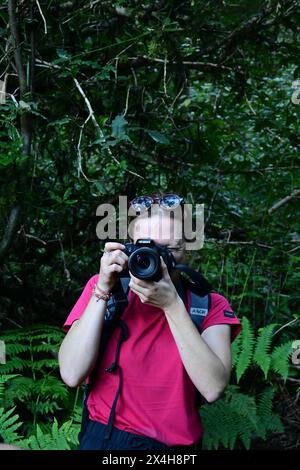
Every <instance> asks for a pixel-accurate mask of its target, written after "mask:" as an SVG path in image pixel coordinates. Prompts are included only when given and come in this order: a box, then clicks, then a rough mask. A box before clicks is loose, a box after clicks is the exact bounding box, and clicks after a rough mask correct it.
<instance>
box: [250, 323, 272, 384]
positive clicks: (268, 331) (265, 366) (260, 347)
mask: <svg viewBox="0 0 300 470" xmlns="http://www.w3.org/2000/svg"><path fill="white" fill-rule="evenodd" d="M275 326H276V323H272V324H270V325H267V326H265V327H264V328H260V329H259V336H258V339H257V343H256V347H255V351H254V355H253V361H254V362H255V363H256V364H257V365H258V366H259V367H260V368H261V370H262V371H263V373H264V374H265V379H266V378H267V375H268V372H269V368H270V364H271V357H270V356H269V351H270V347H271V342H272V334H273V330H274V328H275Z"/></svg>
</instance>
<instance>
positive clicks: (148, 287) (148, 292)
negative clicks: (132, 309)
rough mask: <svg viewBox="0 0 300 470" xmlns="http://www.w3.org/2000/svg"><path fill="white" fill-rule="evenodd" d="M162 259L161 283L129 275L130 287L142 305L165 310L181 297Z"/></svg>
mask: <svg viewBox="0 0 300 470" xmlns="http://www.w3.org/2000/svg"><path fill="white" fill-rule="evenodd" d="M160 259H161V268H162V278H161V279H160V280H159V281H157V282H155V281H143V280H142V279H138V278H136V277H135V276H133V275H132V274H131V273H129V274H130V277H131V280H130V283H129V287H130V289H131V290H132V291H133V292H135V294H137V295H138V296H139V298H140V300H141V302H142V303H145V304H149V305H153V306H154V307H158V308H161V309H162V310H165V309H167V308H169V307H170V306H171V305H173V304H175V303H176V302H177V301H178V300H179V299H180V297H179V295H178V293H177V290H176V288H175V286H174V284H173V282H172V279H171V278H170V275H169V272H168V268H167V266H166V263H165V262H164V260H163V258H162V257H160Z"/></svg>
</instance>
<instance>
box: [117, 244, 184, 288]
mask: <svg viewBox="0 0 300 470" xmlns="http://www.w3.org/2000/svg"><path fill="white" fill-rule="evenodd" d="M124 253H125V254H126V255H127V256H128V268H127V269H125V270H124V271H122V273H121V276H122V277H125V276H128V271H130V272H131V274H132V275H133V276H135V277H137V278H138V279H143V280H146V281H159V280H160V279H161V278H162V270H161V260H160V256H162V258H163V260H164V262H165V263H166V265H167V268H168V270H169V271H170V270H172V269H174V268H175V266H176V261H175V258H174V256H173V254H172V253H171V251H170V250H169V249H168V248H167V247H165V246H162V245H157V244H155V243H154V241H153V240H151V239H149V238H139V239H138V240H137V242H136V243H125V250H124Z"/></svg>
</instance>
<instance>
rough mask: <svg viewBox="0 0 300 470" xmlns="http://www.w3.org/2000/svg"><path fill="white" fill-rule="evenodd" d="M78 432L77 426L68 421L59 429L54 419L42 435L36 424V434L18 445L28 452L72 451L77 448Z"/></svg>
mask: <svg viewBox="0 0 300 470" xmlns="http://www.w3.org/2000/svg"><path fill="white" fill-rule="evenodd" d="M79 431H80V425H79V424H74V423H73V422H72V421H71V420H69V421H66V422H65V423H63V424H62V426H60V427H59V426H58V422H57V420H56V419H55V418H54V421H53V424H52V427H51V430H50V431H49V432H46V433H44V432H43V431H42V429H41V427H40V426H39V425H38V424H37V426H36V434H34V435H32V436H30V437H29V438H28V439H23V440H20V441H19V442H18V444H19V445H20V447H22V448H23V449H30V450H72V449H73V450H74V449H75V448H77V446H78V433H79Z"/></svg>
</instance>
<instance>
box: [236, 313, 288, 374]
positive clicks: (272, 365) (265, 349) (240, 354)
mask: <svg viewBox="0 0 300 470" xmlns="http://www.w3.org/2000/svg"><path fill="white" fill-rule="evenodd" d="M242 325H243V328H242V331H241V334H240V335H239V336H240V338H239V337H237V339H236V340H235V341H234V343H233V345H232V366H233V368H234V369H235V372H236V377H237V382H239V381H240V379H241V377H242V376H243V375H244V374H245V372H246V371H247V369H249V368H251V367H253V366H258V367H259V368H260V369H261V370H262V371H263V373H264V378H265V379H267V378H268V373H269V371H270V370H273V372H275V373H276V374H278V375H279V376H280V377H281V378H282V379H283V380H284V381H286V379H287V377H288V374H289V359H290V356H291V353H292V343H293V342H292V341H288V342H286V343H284V344H282V345H279V346H276V347H275V348H274V349H273V350H271V348H272V337H273V336H272V333H273V330H274V327H275V326H276V323H272V324H270V325H267V326H265V327H263V328H260V329H259V330H258V336H257V337H255V335H254V331H253V328H252V326H251V325H250V322H249V320H248V319H247V318H246V317H244V318H243V319H242ZM237 340H238V341H237ZM253 348H255V349H254V354H253Z"/></svg>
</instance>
